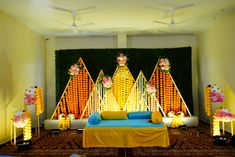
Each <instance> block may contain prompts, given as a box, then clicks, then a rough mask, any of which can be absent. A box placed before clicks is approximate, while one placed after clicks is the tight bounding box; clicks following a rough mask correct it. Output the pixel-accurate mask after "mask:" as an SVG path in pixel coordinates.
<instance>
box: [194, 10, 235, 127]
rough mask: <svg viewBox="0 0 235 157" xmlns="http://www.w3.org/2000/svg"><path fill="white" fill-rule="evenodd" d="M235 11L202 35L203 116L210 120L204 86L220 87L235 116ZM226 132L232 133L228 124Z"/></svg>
mask: <svg viewBox="0 0 235 157" xmlns="http://www.w3.org/2000/svg"><path fill="white" fill-rule="evenodd" d="M234 19H235V12H233V13H230V14H229V13H228V14H227V15H226V16H220V17H217V18H216V20H215V23H214V24H213V25H212V26H211V27H210V28H209V29H208V30H207V31H204V32H202V33H200V34H198V38H197V49H198V61H197V62H198V63H197V65H198V76H199V77H198V78H199V99H200V102H199V104H200V105H199V109H200V110H199V113H201V114H200V117H201V118H202V119H204V120H207V121H208V118H207V117H206V114H205V112H204V95H203V94H204V91H203V90H204V87H205V86H206V85H208V84H217V86H219V87H220V88H221V89H222V91H223V93H224V94H225V102H224V105H225V107H226V108H228V109H229V110H230V111H231V112H233V113H235V105H234V104H235V81H234V78H235V72H234V69H233V68H234V67H235V62H234V58H235V44H234V41H235V30H234V28H235V20H234ZM226 129H227V130H229V131H230V126H229V125H228V124H227V125H226Z"/></svg>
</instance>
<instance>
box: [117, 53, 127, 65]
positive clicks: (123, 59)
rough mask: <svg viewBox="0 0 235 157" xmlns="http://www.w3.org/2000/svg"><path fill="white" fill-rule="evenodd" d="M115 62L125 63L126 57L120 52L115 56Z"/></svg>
mask: <svg viewBox="0 0 235 157" xmlns="http://www.w3.org/2000/svg"><path fill="white" fill-rule="evenodd" d="M117 62H118V65H119V66H124V65H126V62H127V57H126V56H125V55H124V54H123V53H120V54H119V56H117Z"/></svg>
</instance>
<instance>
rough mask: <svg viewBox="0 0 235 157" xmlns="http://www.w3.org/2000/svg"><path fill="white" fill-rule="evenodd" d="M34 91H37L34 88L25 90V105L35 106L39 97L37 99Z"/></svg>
mask: <svg viewBox="0 0 235 157" xmlns="http://www.w3.org/2000/svg"><path fill="white" fill-rule="evenodd" d="M34 91H35V88H34V87H30V88H29V89H26V90H25V94H24V104H26V105H33V104H35V103H36V100H37V97H36V95H35V93H34Z"/></svg>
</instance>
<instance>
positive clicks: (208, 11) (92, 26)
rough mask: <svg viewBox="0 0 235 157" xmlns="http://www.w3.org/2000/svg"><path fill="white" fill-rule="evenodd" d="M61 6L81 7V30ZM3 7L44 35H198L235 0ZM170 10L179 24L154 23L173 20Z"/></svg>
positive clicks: (58, 0) (42, 2) (10, 0)
mask: <svg viewBox="0 0 235 157" xmlns="http://www.w3.org/2000/svg"><path fill="white" fill-rule="evenodd" d="M181 6H188V7H183V8H181V9H180V7H181ZM55 8H60V9H55ZM61 8H63V9H65V10H66V9H67V10H78V12H77V14H76V21H75V22H76V25H78V28H77V29H74V28H72V27H71V26H70V25H71V24H72V22H73V16H72V13H70V12H67V11H62V10H61ZM87 8H90V9H87ZM0 9H1V10H2V11H4V12H6V13H7V14H9V15H11V16H13V17H14V18H16V19H18V20H19V21H20V22H22V23H24V24H25V25H27V26H28V27H29V28H31V29H32V30H34V31H36V32H38V33H40V34H42V35H44V36H77V35H83V36H84V35H89V36H90V35H116V34H120V33H125V34H127V35H151V34H154V35H164V34H172V33H175V34H181V33H183V34H194V33H196V32H198V31H202V30H205V29H207V28H208V27H210V26H212V25H213V23H214V22H215V21H216V19H217V18H219V17H222V16H225V15H227V14H230V13H234V12H235V0H0ZM167 10H169V11H170V10H171V11H173V17H174V21H175V22H176V25H175V26H172V27H170V26H169V25H165V24H161V23H157V22H153V21H162V22H165V23H170V21H171V16H170V14H169V12H167ZM181 21H186V22H184V23H181V24H179V23H180V22H181Z"/></svg>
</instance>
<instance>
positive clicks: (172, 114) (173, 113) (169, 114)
mask: <svg viewBox="0 0 235 157" xmlns="http://www.w3.org/2000/svg"><path fill="white" fill-rule="evenodd" d="M174 115H175V112H174V111H170V112H168V113H167V116H168V117H170V118H172V117H173V116H174Z"/></svg>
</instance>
